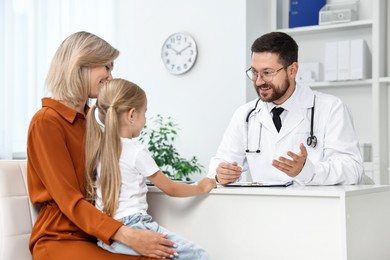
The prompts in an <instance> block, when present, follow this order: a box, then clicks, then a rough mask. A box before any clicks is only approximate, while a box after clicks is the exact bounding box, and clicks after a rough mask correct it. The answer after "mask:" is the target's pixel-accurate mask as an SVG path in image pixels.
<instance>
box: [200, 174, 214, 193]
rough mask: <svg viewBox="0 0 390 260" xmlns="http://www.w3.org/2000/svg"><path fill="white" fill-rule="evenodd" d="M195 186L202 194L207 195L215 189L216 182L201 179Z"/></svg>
mask: <svg viewBox="0 0 390 260" xmlns="http://www.w3.org/2000/svg"><path fill="white" fill-rule="evenodd" d="M197 186H198V187H199V188H200V189H201V191H202V192H203V193H209V192H210V191H211V190H212V189H214V188H217V182H216V181H215V179H210V178H207V177H206V178H203V179H201V180H200V181H198V183H197Z"/></svg>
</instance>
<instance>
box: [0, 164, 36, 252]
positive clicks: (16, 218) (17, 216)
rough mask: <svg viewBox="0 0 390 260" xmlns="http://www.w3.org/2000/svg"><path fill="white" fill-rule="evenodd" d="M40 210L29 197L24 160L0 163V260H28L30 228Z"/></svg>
mask: <svg viewBox="0 0 390 260" xmlns="http://www.w3.org/2000/svg"><path fill="white" fill-rule="evenodd" d="M38 211H39V209H38V208H37V207H36V206H34V205H33V204H32V203H31V202H30V199H29V197H28V191H27V161H26V160H12V161H8V160H0V259H1V260H31V259H32V257H31V253H30V250H29V248H28V241H29V238H30V233H31V228H32V226H33V224H34V222H35V220H36V218H37V215H38Z"/></svg>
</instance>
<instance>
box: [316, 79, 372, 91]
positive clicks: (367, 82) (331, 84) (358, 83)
mask: <svg viewBox="0 0 390 260" xmlns="http://www.w3.org/2000/svg"><path fill="white" fill-rule="evenodd" d="M371 84H372V79H364V80H349V81H317V82H311V83H308V85H309V86H310V87H312V88H317V89H319V88H340V87H343V88H349V87H351V88H354V87H371Z"/></svg>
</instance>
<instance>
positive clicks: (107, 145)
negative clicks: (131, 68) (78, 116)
mask: <svg viewBox="0 0 390 260" xmlns="http://www.w3.org/2000/svg"><path fill="white" fill-rule="evenodd" d="M145 103H146V95H145V92H144V91H143V90H142V89H141V88H140V87H139V86H137V85H136V84H134V83H132V82H129V81H127V80H124V79H113V80H110V81H107V82H106V83H104V84H103V86H102V87H101V89H100V91H99V95H98V98H97V101H96V105H94V106H92V107H91V110H90V111H89V113H88V115H87V132H86V146H85V159H86V163H85V172H86V174H85V176H86V177H85V178H86V190H87V198H88V199H89V200H90V201H92V202H93V201H94V200H95V198H96V188H97V187H99V186H100V187H101V191H102V200H103V211H104V212H105V213H106V214H107V215H109V216H113V215H114V214H115V211H116V209H117V208H118V204H119V202H118V199H119V192H120V187H121V175H120V169H119V158H120V155H121V152H122V145H121V140H120V136H119V132H120V126H121V122H120V118H121V115H122V114H123V113H127V112H128V111H129V110H130V109H132V108H134V109H135V111H137V110H138V111H139V110H141V108H142V107H143V106H144V105H145ZM96 117H98V120H99V121H100V122H98V121H97V119H96ZM101 124H102V125H101ZM99 161H100V166H101V171H100V178H99V182H97V165H98V162H99Z"/></svg>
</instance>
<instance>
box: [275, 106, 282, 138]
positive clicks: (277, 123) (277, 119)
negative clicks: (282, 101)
mask: <svg viewBox="0 0 390 260" xmlns="http://www.w3.org/2000/svg"><path fill="white" fill-rule="evenodd" d="M283 110H284V108H283V107H274V108H273V109H272V120H273V121H274V124H275V127H276V130H278V132H279V131H280V128H281V127H282V121H281V120H280V114H281V113H282V112H283Z"/></svg>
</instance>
